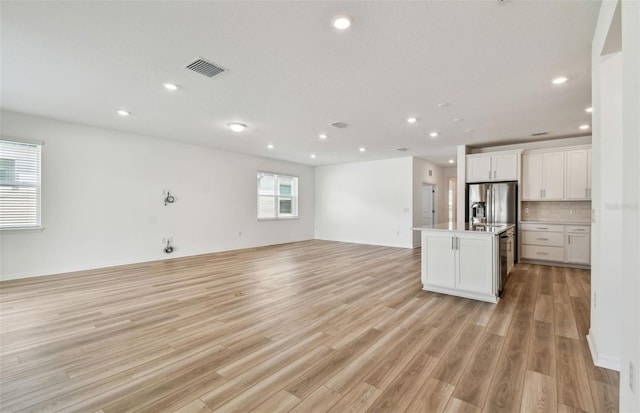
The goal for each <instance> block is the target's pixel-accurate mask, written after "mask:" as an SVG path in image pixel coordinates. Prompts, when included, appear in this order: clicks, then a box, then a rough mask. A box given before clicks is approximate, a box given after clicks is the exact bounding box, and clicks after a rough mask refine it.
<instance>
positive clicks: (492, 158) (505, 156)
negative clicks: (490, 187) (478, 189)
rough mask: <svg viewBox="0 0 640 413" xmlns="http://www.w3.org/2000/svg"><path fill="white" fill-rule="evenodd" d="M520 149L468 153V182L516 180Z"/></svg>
mask: <svg viewBox="0 0 640 413" xmlns="http://www.w3.org/2000/svg"><path fill="white" fill-rule="evenodd" d="M519 158H520V151H509V152H495V153H477V154H472V155H467V182H489V181H516V180H518V164H519V163H518V160H519Z"/></svg>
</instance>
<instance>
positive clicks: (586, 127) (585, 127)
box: [580, 125, 589, 130]
mask: <svg viewBox="0 0 640 413" xmlns="http://www.w3.org/2000/svg"><path fill="white" fill-rule="evenodd" d="M580 129H582V130H585V129H589V125H580Z"/></svg>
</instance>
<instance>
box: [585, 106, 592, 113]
mask: <svg viewBox="0 0 640 413" xmlns="http://www.w3.org/2000/svg"><path fill="white" fill-rule="evenodd" d="M584 111H585V112H587V113H591V112H593V108H592V107H588V108H586V109H585V110H584Z"/></svg>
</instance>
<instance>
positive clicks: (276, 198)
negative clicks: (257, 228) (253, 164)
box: [256, 171, 300, 221]
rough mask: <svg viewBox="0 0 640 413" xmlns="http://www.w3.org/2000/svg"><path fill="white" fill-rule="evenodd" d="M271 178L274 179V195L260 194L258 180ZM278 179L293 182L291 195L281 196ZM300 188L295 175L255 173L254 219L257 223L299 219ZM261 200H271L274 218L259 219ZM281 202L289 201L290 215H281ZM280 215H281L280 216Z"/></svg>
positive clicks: (298, 178)
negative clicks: (265, 177)
mask: <svg viewBox="0 0 640 413" xmlns="http://www.w3.org/2000/svg"><path fill="white" fill-rule="evenodd" d="M265 175H266V176H272V177H273V178H274V180H275V181H274V189H273V191H274V194H273V195H271V194H264V193H260V178H261V177H262V176H265ZM280 178H286V179H291V180H294V181H293V184H292V185H291V186H292V188H291V192H292V193H291V195H283V194H281V193H280ZM299 187H300V177H298V176H295V175H286V174H281V173H276V172H268V171H257V174H256V218H257V220H258V221H274V220H276V221H282V220H285V221H286V220H291V219H299V218H300V209H299V199H300V197H299V189H300V188H299ZM261 198H272V199H273V206H274V213H275V215H274V216H269V217H261V216H260V215H259V214H260V199H261ZM282 200H291V209H292V213H291V214H282V212H281V206H280V201H282ZM281 214H282V215H281Z"/></svg>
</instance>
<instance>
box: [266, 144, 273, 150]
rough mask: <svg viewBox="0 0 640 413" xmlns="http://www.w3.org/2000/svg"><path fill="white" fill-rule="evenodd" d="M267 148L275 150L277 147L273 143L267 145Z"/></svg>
mask: <svg viewBox="0 0 640 413" xmlns="http://www.w3.org/2000/svg"><path fill="white" fill-rule="evenodd" d="M267 148H269V149H273V148H275V146H273V144H272V143H270V144H268V145H267Z"/></svg>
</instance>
